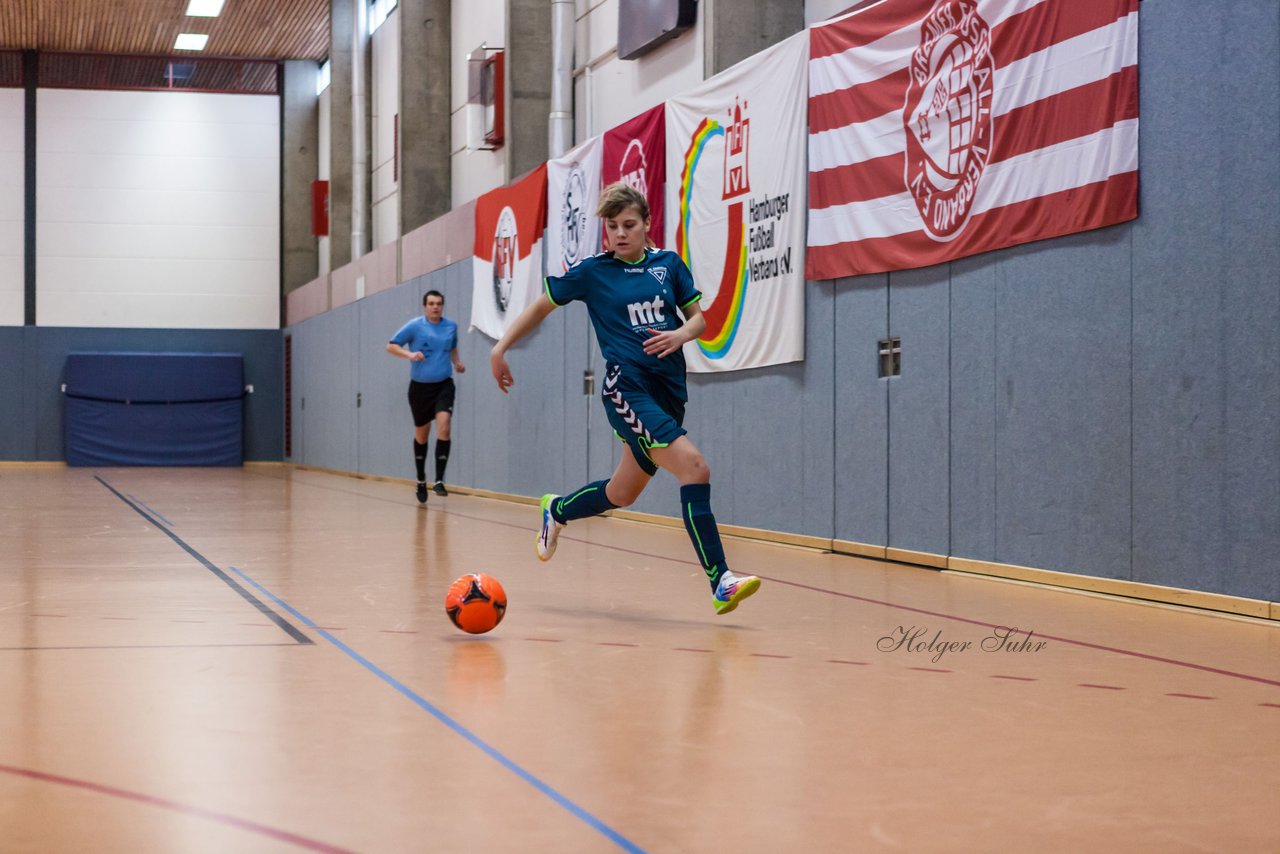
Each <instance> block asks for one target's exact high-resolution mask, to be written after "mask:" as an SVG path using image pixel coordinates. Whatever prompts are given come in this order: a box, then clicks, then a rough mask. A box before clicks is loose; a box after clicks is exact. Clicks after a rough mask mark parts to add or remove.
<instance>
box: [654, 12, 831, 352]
mask: <svg viewBox="0 0 1280 854" xmlns="http://www.w3.org/2000/svg"><path fill="white" fill-rule="evenodd" d="M808 59H809V39H808V34H807V33H797V34H796V35H795V36H792V37H791V38H789V39H787V40H786V41H783V42H780V43H779V44H777V45H774V46H773V47H772V48H769V49H768V50H765V51H762V52H760V53H758V54H756V55H755V56H753V57H751V58H750V59H748V60H746V61H744V62H741V63H739V64H738V65H735V66H733V67H732V68H730V69H728V70H727V71H724V72H721V73H720V74H717V75H716V76H715V77H713V78H711V79H710V80H708V81H706V82H705V83H703V84H702V85H701V86H699V87H698V88H697V89H695V90H694V91H693V92H691V93H688V94H686V95H682V96H681V97H679V98H674V99H672V100H670V101H668V102H667V114H666V119H667V190H666V193H667V208H666V215H667V217H666V235H667V236H666V248H667V249H672V250H674V251H676V252H678V253H679V254H680V256H681V257H682V258H683V259H684V261H685V263H686V264H688V265H689V269H690V270H692V272H693V280H694V283H695V284H696V285H697V287H698V289H699V290H700V291H702V294H703V297H702V313H703V315H704V316H705V317H706V320H707V328H706V331H705V332H704V333H703V334H702V335H701V336H700V337H699V338H698V339H697V340H696V341H692V342H690V343H689V344H687V345H685V349H684V352H685V359H686V362H687V363H688V366H689V370H690V371H692V372H700V373H710V372H715V371H736V370H742V369H744V368H758V367H762V366H764V365H777V364H782V363H785V362H797V361H800V360H802V359H803V358H804V250H805V239H804V227H805V190H806V181H807V179H808V173H807V171H806V168H805V146H806V141H807V136H806V128H805V106H806V97H807V83H808Z"/></svg>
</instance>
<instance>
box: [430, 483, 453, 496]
mask: <svg viewBox="0 0 1280 854" xmlns="http://www.w3.org/2000/svg"><path fill="white" fill-rule="evenodd" d="M431 491H432V492H434V493H435V494H436V495H448V494H449V490H447V489H445V488H444V481H442V480H437V481H436V485H435V486H434V487H432V488H431Z"/></svg>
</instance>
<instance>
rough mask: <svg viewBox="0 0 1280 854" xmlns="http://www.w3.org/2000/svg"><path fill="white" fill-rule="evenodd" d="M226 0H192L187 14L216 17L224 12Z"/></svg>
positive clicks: (195, 16) (194, 16)
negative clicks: (223, 5)
mask: <svg viewBox="0 0 1280 854" xmlns="http://www.w3.org/2000/svg"><path fill="white" fill-rule="evenodd" d="M223 2H224V0H191V3H190V4H189V5H188V6H187V15H188V16H190V17H192V18H216V17H218V16H219V15H221V14H222V4H223Z"/></svg>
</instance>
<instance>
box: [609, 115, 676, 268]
mask: <svg viewBox="0 0 1280 854" xmlns="http://www.w3.org/2000/svg"><path fill="white" fill-rule="evenodd" d="M666 174H667V122H666V105H665V104H659V105H658V106H656V107H654V108H653V109H652V110H647V111H645V112H643V113H641V114H640V115H638V116H636V117H635V118H634V119H630V120H629V121H626V122H623V123H622V124H620V125H618V126H617V127H616V128H614V129H613V130H611V131H608V132H607V133H605V135H604V169H603V172H602V179H603V182H604V186H606V187H607V186H608V185H610V184H612V183H613V182H614V181H623V182H625V183H627V184H630V185H631V186H632V187H635V188H636V189H637V190H640V191H641V192H643V193H644V195H645V198H647V199H648V200H649V216H650V218H651V221H650V224H649V236H650V237H651V238H652V239H653V241H654V242H655V243H661V242H662V239H663V238H662V235H663V233H664V232H663V221H664V220H663V215H662V214H663V208H664V207H665V206H664V204H663V193H664V190H665V187H666ZM606 248H607V247H606Z"/></svg>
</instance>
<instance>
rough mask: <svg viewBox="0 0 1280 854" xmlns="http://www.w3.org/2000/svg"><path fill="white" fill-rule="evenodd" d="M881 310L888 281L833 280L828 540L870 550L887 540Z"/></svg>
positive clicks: (884, 317) (884, 312)
mask: <svg viewBox="0 0 1280 854" xmlns="http://www.w3.org/2000/svg"><path fill="white" fill-rule="evenodd" d="M888 312H889V287H888V276H887V275H873V276H859V277H856V278H852V279H841V280H839V281H837V282H836V284H835V326H836V333H835V335H836V337H835V383H834V394H835V423H834V430H835V438H836V441H835V501H834V518H835V532H834V536H835V537H836V539H841V540H852V541H854V542H858V543H869V544H872V545H885V544H886V543H887V542H888V536H889V518H888V502H887V493H888V487H889V479H888V477H889V475H888V467H889V466H888V464H889V446H888V435H889V434H888V428H889V380H887V379H880V377H879V367H878V359H879V356H878V351H879V347H878V342H879V341H880V339H882V338H884V337H886V336H887V335H888V332H889V330H888V322H889V321H888Z"/></svg>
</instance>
